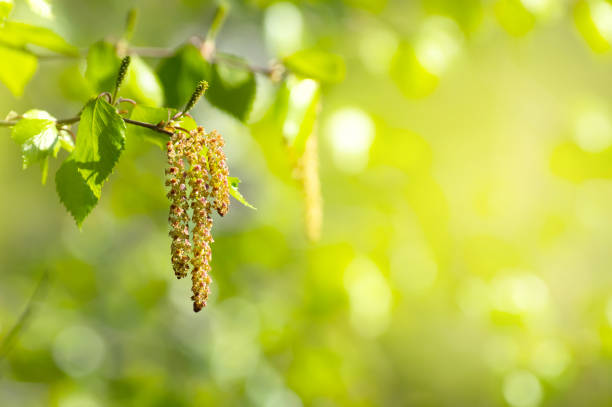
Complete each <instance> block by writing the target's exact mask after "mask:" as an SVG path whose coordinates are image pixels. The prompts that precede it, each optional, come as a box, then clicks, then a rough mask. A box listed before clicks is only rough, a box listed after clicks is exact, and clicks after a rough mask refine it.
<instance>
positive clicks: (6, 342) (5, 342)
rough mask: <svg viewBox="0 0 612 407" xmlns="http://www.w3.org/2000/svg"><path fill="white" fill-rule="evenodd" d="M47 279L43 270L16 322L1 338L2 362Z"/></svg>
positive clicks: (28, 316)
mask: <svg viewBox="0 0 612 407" xmlns="http://www.w3.org/2000/svg"><path fill="white" fill-rule="evenodd" d="M48 281H49V271H48V270H45V272H44V273H43V275H42V277H41V278H40V280H39V281H38V284H37V285H36V288H35V289H34V292H33V293H32V295H31V296H30V299H29V300H28V305H27V306H26V308H25V310H24V311H23V312H22V313H21V315H20V316H19V319H18V320H17V322H16V323H15V325H13V328H11V330H10V331H9V333H8V334H7V335H6V336H5V337H4V339H2V342H1V343H0V362H2V361H3V360H4V359H5V358H6V355H8V353H9V352H10V350H11V346H12V345H13V343H14V342H15V339H16V338H17V336H18V335H19V333H20V332H21V331H22V330H23V329H24V327H25V325H26V324H27V323H28V321H29V319H30V318H31V316H32V313H33V312H34V308H35V306H36V302H37V301H38V300H40V298H41V297H42V295H43V290H44V289H45V288H46V286H47V283H48Z"/></svg>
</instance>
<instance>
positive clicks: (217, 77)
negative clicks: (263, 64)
mask: <svg viewBox="0 0 612 407" xmlns="http://www.w3.org/2000/svg"><path fill="white" fill-rule="evenodd" d="M245 66H247V63H246V61H245V60H244V59H243V58H240V57H236V56H233V55H226V54H225V55H223V56H222V58H221V60H220V62H217V63H215V64H213V66H212V69H211V75H210V80H208V82H209V85H210V89H209V90H208V91H207V92H206V99H207V100H208V101H209V102H210V103H211V104H212V105H213V106H215V107H217V108H219V109H221V110H223V111H225V112H226V113H229V114H230V115H232V116H234V117H235V118H236V119H238V120H240V121H243V122H244V121H246V119H247V118H248V116H249V113H250V112H251V108H252V107H253V101H254V100H255V87H256V82H255V74H254V73H253V72H252V71H250V70H249V69H247V68H245Z"/></svg>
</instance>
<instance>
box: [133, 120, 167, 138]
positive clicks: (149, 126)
mask: <svg viewBox="0 0 612 407" xmlns="http://www.w3.org/2000/svg"><path fill="white" fill-rule="evenodd" d="M123 121H124V122H126V123H129V124H133V125H134V126H140V127H146V128H147V129H151V130H154V131H157V132H159V133H165V134H168V135H170V136H171V135H172V134H174V133H172V132H171V131H170V130H166V129H164V128H163V127H158V126H157V125H155V124H151V123H145V122H139V121H136V120H132V119H126V118H123Z"/></svg>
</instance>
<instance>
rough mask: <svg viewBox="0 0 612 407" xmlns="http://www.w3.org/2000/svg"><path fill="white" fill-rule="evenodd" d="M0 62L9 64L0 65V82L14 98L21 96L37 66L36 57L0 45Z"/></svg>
mask: <svg viewBox="0 0 612 407" xmlns="http://www.w3.org/2000/svg"><path fill="white" fill-rule="evenodd" d="M0 61H11V63H1V64H0V81H2V83H4V84H5V85H6V87H7V88H8V89H9V90H10V91H11V93H12V94H13V95H15V96H21V95H22V94H23V90H24V88H25V86H26V85H27V84H28V82H29V81H30V79H31V78H32V76H33V75H34V72H36V67H37V65H38V62H37V59H36V57H34V56H33V55H31V54H30V53H28V52H25V51H22V50H18V49H14V48H10V47H5V46H4V45H2V44H1V43H0Z"/></svg>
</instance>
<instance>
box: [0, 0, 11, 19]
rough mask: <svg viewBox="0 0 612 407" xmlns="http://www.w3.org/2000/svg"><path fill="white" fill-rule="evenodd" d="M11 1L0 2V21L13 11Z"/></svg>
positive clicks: (2, 0)
mask: <svg viewBox="0 0 612 407" xmlns="http://www.w3.org/2000/svg"><path fill="white" fill-rule="evenodd" d="M13 4H14V3H13V0H0V21H2V20H4V19H5V18H7V17H8V15H9V14H10V13H11V10H13Z"/></svg>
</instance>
